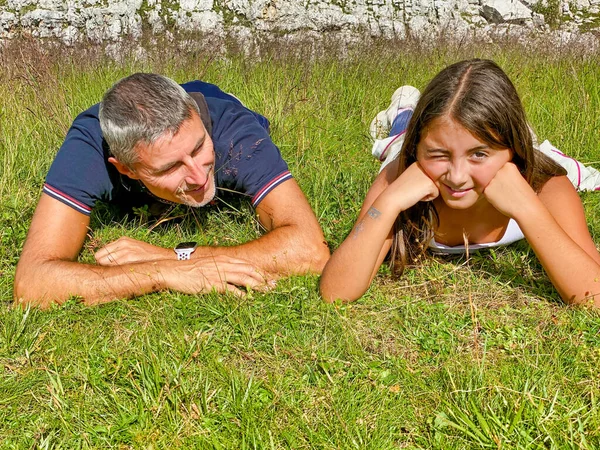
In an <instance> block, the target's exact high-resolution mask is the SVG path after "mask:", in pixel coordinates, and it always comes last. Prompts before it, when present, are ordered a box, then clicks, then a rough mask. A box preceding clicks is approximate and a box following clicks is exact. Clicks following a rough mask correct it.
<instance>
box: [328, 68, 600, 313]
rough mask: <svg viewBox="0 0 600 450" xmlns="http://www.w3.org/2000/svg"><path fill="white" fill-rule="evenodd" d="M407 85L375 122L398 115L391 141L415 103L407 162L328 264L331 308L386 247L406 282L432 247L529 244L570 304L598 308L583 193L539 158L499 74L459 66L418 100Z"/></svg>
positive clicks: (365, 278) (371, 270)
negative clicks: (407, 273)
mask: <svg viewBox="0 0 600 450" xmlns="http://www.w3.org/2000/svg"><path fill="white" fill-rule="evenodd" d="M403 89H404V92H401V91H402V88H401V89H399V90H398V91H397V93H396V94H395V98H393V101H392V106H393V108H391V109H388V111H386V112H382V113H380V114H379V115H378V117H377V118H376V120H375V121H374V125H377V123H378V121H377V119H378V118H379V119H380V118H381V117H383V116H385V115H386V113H387V114H389V113H390V111H392V112H393V114H394V115H396V116H397V117H396V121H395V123H394V124H393V126H392V133H394V128H397V127H398V122H402V121H406V120H407V116H410V113H411V112H412V109H413V107H414V113H413V114H412V117H410V120H409V121H408V128H407V129H406V132H405V134H404V136H403V137H404V143H403V145H402V148H401V151H400V154H399V156H398V157H397V158H396V159H394V160H393V161H391V162H390V163H389V164H388V165H386V166H385V167H384V168H383V169H382V171H381V172H380V174H379V175H378V177H377V178H376V180H375V182H374V183H373V185H372V186H371V188H370V189H369V192H368V193H367V196H366V198H365V201H364V203H363V206H362V208H361V211H360V214H359V217H358V220H357V222H356V225H355V226H354V229H353V230H352V232H351V233H350V235H349V236H348V237H347V238H346V240H345V241H344V242H343V243H342V244H341V245H340V247H339V248H338V249H337V250H336V251H335V252H334V254H333V255H332V257H331V259H330V260H329V262H328V263H327V265H326V267H325V269H324V271H323V275H322V277H321V283H320V289H321V294H322V296H323V297H324V298H325V300H327V301H334V300H336V299H341V300H344V301H352V300H355V299H357V298H359V297H360V296H361V295H363V293H364V292H365V291H366V290H367V288H368V287H369V285H370V283H371V281H372V280H373V278H374V276H375V274H376V273H377V270H378V269H379V266H380V265H381V263H382V262H383V260H384V258H385V256H386V255H387V254H388V252H390V249H391V263H392V269H393V270H394V272H396V273H398V274H402V272H403V270H404V268H405V267H406V266H407V265H408V264H414V263H416V262H418V261H419V259H420V258H421V257H422V256H423V254H424V253H425V252H426V251H427V249H428V248H431V249H432V250H433V251H438V252H445V253H455V252H457V251H465V246H468V248H470V249H477V248H482V247H491V246H495V245H502V244H506V243H510V242H514V241H516V240H519V239H522V238H523V237H524V238H525V239H527V241H528V242H529V244H530V245H531V247H532V248H533V250H534V252H535V254H536V255H537V257H538V258H539V260H540V262H541V264H542V266H543V267H544V269H545V271H546V273H547V274H548V276H549V278H550V280H551V282H552V284H553V285H554V287H555V288H556V290H557V291H558V292H559V294H560V296H561V297H562V299H563V300H564V301H565V302H568V303H590V304H594V305H595V306H600V254H599V253H598V251H597V249H596V246H595V245H594V242H593V241H592V239H591V237H590V234H589V231H588V229H587V224H586V221H585V215H584V210H583V206H582V204H581V201H580V199H579V196H578V194H577V192H576V191H575V189H574V187H573V185H572V184H571V182H570V181H569V180H568V178H567V177H566V176H565V175H566V172H565V170H564V169H563V168H562V167H561V166H559V165H558V164H556V163H555V162H554V161H553V160H552V159H550V158H548V157H547V156H545V155H544V154H542V153H541V152H539V151H537V150H534V147H533V139H532V133H531V130H530V129H529V126H528V124H527V120H526V118H525V113H524V111H523V107H522V105H521V101H520V99H519V96H518V94H517V92H516V90H515V87H514V86H513V84H512V83H511V81H510V80H509V79H508V77H507V76H506V74H505V73H504V72H503V71H502V69H500V67H498V66H497V65H496V64H495V63H494V62H492V61H488V60H479V59H474V60H468V61H462V62H458V63H456V64H453V65H451V66H449V67H447V68H445V69H444V70H442V71H441V72H440V73H439V74H438V75H437V76H436V77H435V78H434V79H433V80H432V81H431V82H430V83H429V85H428V86H427V88H426V89H425V91H424V92H423V94H422V96H421V97H420V99H418V102H416V97H417V96H418V91H416V89H414V88H410V87H405V88H403ZM415 92H416V93H415ZM402 101H404V104H402ZM413 101H414V102H415V103H416V105H414V104H411V103H412V102H413ZM403 106H404V107H405V108H402V107H403ZM407 110H408V114H407V113H406V111H407ZM382 114H383V116H382ZM372 128H373V126H372ZM375 128H377V127H375ZM396 132H397V130H396ZM397 137H398V136H393V137H390V138H389V139H390V140H395V139H396V138H397Z"/></svg>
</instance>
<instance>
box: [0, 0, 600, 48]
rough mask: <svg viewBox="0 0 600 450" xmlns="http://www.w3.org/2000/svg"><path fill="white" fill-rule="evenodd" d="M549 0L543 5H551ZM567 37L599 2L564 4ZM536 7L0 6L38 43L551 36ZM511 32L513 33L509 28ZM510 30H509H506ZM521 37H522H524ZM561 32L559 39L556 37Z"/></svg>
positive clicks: (20, 0)
mask: <svg viewBox="0 0 600 450" xmlns="http://www.w3.org/2000/svg"><path fill="white" fill-rule="evenodd" d="M548 1H549V0H541V2H542V3H541V4H542V5H544V4H545V5H546V6H547V2H548ZM558 1H559V8H560V11H561V13H562V14H563V16H565V17H570V18H571V19H570V20H569V21H567V22H566V23H562V22H561V24H560V26H561V31H566V32H569V33H574V34H577V32H578V26H579V25H581V24H588V26H589V24H593V23H594V20H593V16H596V15H597V14H598V13H599V11H600V0H558ZM537 3H538V1H537V0H335V2H334V1H333V0H331V1H324V0H219V1H218V2H217V1H215V0H179V1H177V0H173V1H169V2H163V1H161V0H146V2H145V7H144V11H141V10H140V8H141V7H142V0H132V1H119V0H37V1H36V0H8V1H7V2H6V3H5V4H4V5H3V6H0V37H1V38H10V37H12V36H14V35H15V33H16V32H17V31H19V30H22V31H26V32H29V33H30V34H31V35H33V36H39V37H58V38H61V39H63V40H64V41H65V42H69V43H72V42H75V41H76V40H77V39H80V38H84V37H86V38H89V39H93V40H98V41H103V40H109V41H118V40H120V39H121V38H122V37H124V36H132V37H138V36H140V35H141V32H142V29H143V26H144V24H145V25H147V26H148V28H149V29H150V30H152V32H154V33H166V30H167V29H170V27H174V29H181V30H199V31H203V32H208V33H212V34H215V35H217V36H219V35H220V36H224V35H225V34H228V33H229V34H235V35H238V36H240V37H243V36H246V37H243V38H244V39H246V38H247V36H250V35H252V34H254V33H258V34H261V35H266V34H269V33H273V32H276V33H277V35H280V34H281V33H292V34H304V35H307V34H308V35H310V34H311V33H314V34H315V36H319V35H326V34H336V35H340V34H341V33H344V36H352V35H357V34H364V33H367V34H368V35H371V36H384V37H394V36H395V37H403V36H405V34H406V33H407V32H409V33H410V34H411V35H413V36H422V37H428V36H433V35H435V34H436V33H444V34H446V35H448V34H456V35H457V36H465V35H468V34H486V33H487V35H486V36H489V35H491V34H493V33H507V32H510V33H518V32H521V34H527V33H529V32H531V31H536V32H544V33H548V32H549V30H548V27H547V26H546V21H545V18H544V16H543V15H541V14H537V13H534V12H533V9H534V5H536V4H537ZM506 25H510V26H506ZM507 30H510V31H507ZM519 30H520V31H519ZM554 33H557V32H554Z"/></svg>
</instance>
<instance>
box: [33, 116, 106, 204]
mask: <svg viewBox="0 0 600 450" xmlns="http://www.w3.org/2000/svg"><path fill="white" fill-rule="evenodd" d="M107 152H108V150H107V149H105V146H104V145H103V139H102V131H101V129H100V122H99V121H98V105H94V106H93V107H91V108H90V109H88V110H87V111H84V112H83V113H81V114H80V115H79V116H77V118H76V119H75V120H74V122H73V124H72V125H71V128H70V129H69V131H68V133H67V136H66V138H65V140H64V142H63V144H62V146H61V148H60V149H59V151H58V153H57V155H56V158H55V159H54V162H53V163H52V165H51V166H50V170H49V171H48V175H47V176H46V182H45V184H44V187H43V192H44V193H46V194H48V195H49V196H51V197H53V198H55V199H56V200H58V201H60V202H62V203H64V204H65V205H67V206H70V207H71V208H73V209H75V210H77V211H79V212H81V213H83V214H86V215H89V214H90V213H91V211H92V209H93V207H94V205H95V203H96V201H98V200H105V199H110V196H111V192H112V188H113V184H112V181H111V179H110V175H109V172H108V167H107V159H106V158H107ZM105 153H106V154H105Z"/></svg>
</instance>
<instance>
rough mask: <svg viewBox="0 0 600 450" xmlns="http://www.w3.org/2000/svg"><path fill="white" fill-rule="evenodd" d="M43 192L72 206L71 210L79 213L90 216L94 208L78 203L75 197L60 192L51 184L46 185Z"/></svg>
mask: <svg viewBox="0 0 600 450" xmlns="http://www.w3.org/2000/svg"><path fill="white" fill-rule="evenodd" d="M42 190H43V191H44V192H45V193H46V194H48V195H49V196H50V197H52V198H55V199H56V200H58V201H60V202H62V203H64V204H66V205H68V206H70V207H71V208H74V209H76V210H77V211H79V212H81V213H83V214H85V215H86V216H89V215H90V214H91V213H92V208H90V207H88V206H86V205H84V204H83V203H81V202H78V201H77V200H75V199H74V198H73V197H70V196H68V195H67V194H65V193H63V192H61V191H59V190H58V189H56V188H53V187H52V186H50V185H49V184H47V183H45V184H44V187H43V188H42Z"/></svg>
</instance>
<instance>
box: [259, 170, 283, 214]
mask: <svg viewBox="0 0 600 450" xmlns="http://www.w3.org/2000/svg"><path fill="white" fill-rule="evenodd" d="M290 178H292V174H291V173H290V171H289V170H286V171H285V172H283V173H281V174H279V175H277V176H276V177H275V178H273V179H272V180H271V181H269V182H268V183H267V184H265V185H264V186H263V188H262V189H261V190H260V191H258V193H257V194H256V195H255V196H254V197H252V206H256V205H258V204H259V203H260V202H261V200H262V199H263V198H265V196H266V195H267V194H268V193H269V192H271V191H272V190H273V189H274V188H275V187H277V186H279V185H280V184H281V183H283V182H284V181H285V180H288V179H290Z"/></svg>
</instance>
